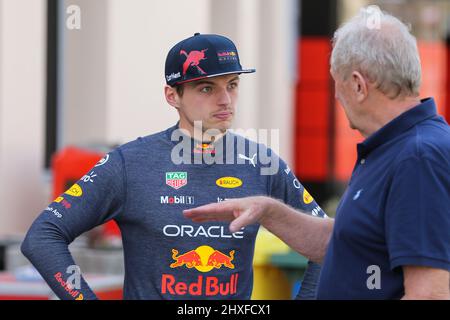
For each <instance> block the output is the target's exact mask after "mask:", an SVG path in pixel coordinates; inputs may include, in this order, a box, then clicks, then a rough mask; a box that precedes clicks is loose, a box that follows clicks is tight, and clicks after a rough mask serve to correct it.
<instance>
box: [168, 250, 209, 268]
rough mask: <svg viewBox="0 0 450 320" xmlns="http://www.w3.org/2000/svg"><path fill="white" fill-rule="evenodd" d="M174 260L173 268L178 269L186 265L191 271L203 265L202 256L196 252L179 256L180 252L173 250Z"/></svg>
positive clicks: (192, 251)
mask: <svg viewBox="0 0 450 320" xmlns="http://www.w3.org/2000/svg"><path fill="white" fill-rule="evenodd" d="M172 259H174V260H175V262H174V263H172V264H171V265H170V267H171V268H178V267H181V266H184V265H185V266H186V267H188V268H190V269H191V268H194V267H196V266H201V265H202V261H201V258H200V255H199V254H198V253H197V252H195V250H191V251H189V252H187V253H184V254H181V255H178V250H175V249H172Z"/></svg>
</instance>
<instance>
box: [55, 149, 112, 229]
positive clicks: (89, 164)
mask: <svg viewBox="0 0 450 320" xmlns="http://www.w3.org/2000/svg"><path fill="white" fill-rule="evenodd" d="M102 157H103V154H102V153H99V152H96V151H91V150H86V149H81V148H77V147H67V148H64V149H63V150H61V151H59V152H57V153H55V155H54V156H53V157H52V173H53V199H55V198H57V197H58V196H60V195H61V194H62V193H64V192H65V191H66V190H67V189H69V188H70V187H71V186H72V185H73V184H74V183H76V182H77V181H78V180H80V178H81V177H82V176H83V175H85V174H86V173H87V172H88V171H89V170H90V169H92V168H93V167H94V165H95V164H96V163H97V162H98V161H99V160H100V159H101V158H102ZM102 232H103V235H104V236H120V230H119V227H118V226H117V224H116V223H115V222H114V221H109V222H107V223H106V224H104V225H103V229H102Z"/></svg>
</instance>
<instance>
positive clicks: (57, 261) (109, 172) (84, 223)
mask: <svg viewBox="0 0 450 320" xmlns="http://www.w3.org/2000/svg"><path fill="white" fill-rule="evenodd" d="M104 160H106V161H104V162H100V163H99V164H97V165H96V166H95V167H94V168H92V169H91V170H90V171H88V173H87V175H86V176H84V177H83V178H82V179H81V180H80V181H78V182H77V183H76V184H75V185H74V186H72V187H71V188H70V189H69V190H68V191H66V192H65V193H64V194H62V195H61V196H60V197H58V198H57V199H55V201H54V202H53V203H51V204H50V205H49V206H48V207H47V208H46V209H45V210H44V211H43V212H42V213H41V214H40V215H39V217H38V218H37V219H36V220H35V221H34V222H33V224H32V226H31V227H30V229H29V231H28V233H27V235H26V237H25V239H24V241H23V243H22V246H21V250H22V253H23V254H24V255H25V256H26V257H27V258H28V259H29V260H30V262H31V263H32V264H33V265H34V267H35V268H36V269H37V270H38V271H39V273H40V274H41V275H42V277H43V278H44V279H45V281H46V282H47V283H48V285H49V286H50V287H51V288H52V290H53V291H54V292H55V293H56V295H57V296H58V297H59V298H60V299H70V300H85V299H96V298H97V297H96V296H95V294H94V292H93V291H92V290H91V288H89V286H88V284H87V283H86V281H85V280H84V279H83V277H81V274H80V270H79V269H78V267H77V266H76V264H75V261H74V260H73V258H72V255H71V254H70V252H69V250H68V245H69V244H70V243H71V242H72V241H73V240H74V239H75V238H76V237H78V236H79V235H80V234H82V233H83V232H85V231H88V230H90V229H92V228H94V227H96V226H98V225H100V224H102V223H104V222H106V221H108V220H111V219H114V218H117V217H118V215H119V214H120V213H121V212H122V210H123V205H124V200H123V197H124V184H123V181H124V178H123V174H124V170H123V159H122V155H121V154H120V152H119V151H114V152H111V153H110V154H108V155H107V156H106V157H105V158H104ZM74 286H75V287H74Z"/></svg>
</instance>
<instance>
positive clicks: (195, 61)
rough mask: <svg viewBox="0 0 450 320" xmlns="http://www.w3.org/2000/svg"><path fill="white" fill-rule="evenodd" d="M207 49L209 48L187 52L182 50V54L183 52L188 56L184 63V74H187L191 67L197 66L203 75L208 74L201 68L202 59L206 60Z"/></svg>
mask: <svg viewBox="0 0 450 320" xmlns="http://www.w3.org/2000/svg"><path fill="white" fill-rule="evenodd" d="M207 50H208V49H203V50H201V51H191V52H189V53H187V52H186V51H184V50H181V51H180V55H181V54H182V55H184V56H186V61H185V62H184V64H183V76H184V75H186V73H187V71H188V69H189V68H190V67H195V68H197V71H198V72H199V73H200V74H202V75H205V74H206V72H205V70H203V69H202V68H200V61H202V60H206V55H205V52H206V51H207Z"/></svg>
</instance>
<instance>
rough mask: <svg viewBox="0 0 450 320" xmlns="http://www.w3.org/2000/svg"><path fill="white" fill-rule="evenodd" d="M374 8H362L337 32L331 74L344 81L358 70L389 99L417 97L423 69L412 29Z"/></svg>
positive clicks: (334, 40)
mask: <svg viewBox="0 0 450 320" xmlns="http://www.w3.org/2000/svg"><path fill="white" fill-rule="evenodd" d="M373 9H374V7H369V8H364V9H361V11H360V13H359V14H358V15H356V16H355V17H354V18H352V19H351V20H350V21H349V22H347V23H346V24H344V25H343V26H341V27H340V28H339V29H338V30H337V31H336V33H335V35H334V38H333V52H332V54H331V70H332V72H333V73H334V74H336V75H338V76H340V77H341V78H342V79H344V80H346V79H347V78H348V77H349V76H350V75H351V73H352V72H353V71H358V72H360V73H361V74H362V75H363V76H364V77H365V78H366V79H367V80H368V81H369V82H371V83H374V84H375V85H376V88H377V89H378V90H380V91H381V92H382V93H383V94H385V95H386V96H388V97H389V98H391V99H396V98H398V97H407V96H415V97H416V96H418V95H419V90H420V86H421V82H422V69H421V65H420V57H419V51H418V48H417V40H416V38H415V37H414V36H413V35H412V34H411V33H410V29H411V28H410V27H409V26H407V25H405V24H404V23H403V22H401V21H400V20H399V19H397V18H396V17H394V16H392V15H389V14H387V13H385V12H382V11H381V10H380V9H379V8H378V7H375V9H377V10H378V11H376V10H375V11H374V10H373Z"/></svg>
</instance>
